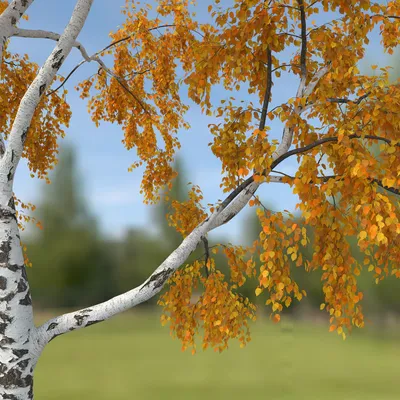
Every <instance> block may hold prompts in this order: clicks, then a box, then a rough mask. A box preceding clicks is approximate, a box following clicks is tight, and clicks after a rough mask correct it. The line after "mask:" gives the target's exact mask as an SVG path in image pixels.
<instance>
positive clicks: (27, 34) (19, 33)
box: [11, 28, 91, 61]
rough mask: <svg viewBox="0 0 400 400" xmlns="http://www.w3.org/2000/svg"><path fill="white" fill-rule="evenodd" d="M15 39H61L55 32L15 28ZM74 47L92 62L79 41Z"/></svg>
mask: <svg viewBox="0 0 400 400" xmlns="http://www.w3.org/2000/svg"><path fill="white" fill-rule="evenodd" d="M11 36H15V37H21V38H32V39H50V40H55V41H57V42H58V40H59V39H60V36H61V35H60V34H59V33H55V32H50V31H43V30H41V29H21V28H14V29H13V32H12V35H11ZM73 47H76V48H77V49H78V50H79V51H80V52H81V54H82V57H83V58H84V59H85V60H86V61H91V58H90V56H89V54H88V52H87V51H86V49H85V48H84V47H83V46H82V44H81V43H80V42H78V41H75V42H74V44H73Z"/></svg>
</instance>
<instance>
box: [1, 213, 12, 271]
mask: <svg viewBox="0 0 400 400" xmlns="http://www.w3.org/2000/svg"><path fill="white" fill-rule="evenodd" d="M0 218H1V216H0ZM10 241H11V238H8V239H7V240H5V241H4V242H3V243H2V244H1V245H0V263H1V264H7V262H8V255H9V254H10V251H11V244H10Z"/></svg>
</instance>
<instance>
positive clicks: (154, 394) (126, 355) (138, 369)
mask: <svg viewBox="0 0 400 400" xmlns="http://www.w3.org/2000/svg"><path fill="white" fill-rule="evenodd" d="M327 329H328V325H326V326H314V325H308V326H307V325H304V323H303V324H297V323H291V322H285V321H282V323H281V324H278V325H276V326H275V325H271V324H269V323H263V322H257V323H256V324H254V325H253V340H252V341H251V342H250V343H249V345H248V346H247V347H246V348H244V349H240V348H239V345H238V343H236V342H233V343H232V344H231V346H230V348H229V349H228V350H227V351H225V352H224V353H222V354H219V353H214V352H213V351H210V350H207V351H205V352H203V351H201V350H200V351H199V352H198V354H196V355H195V356H192V355H191V354H190V352H189V351H188V352H182V351H181V350H180V342H179V341H178V340H173V339H172V338H171V337H170V336H169V332H168V328H167V327H164V328H163V327H161V325H160V323H159V318H158V316H157V315H156V314H151V313H149V314H145V313H131V314H129V313H127V314H124V315H122V316H119V317H116V318H114V319H112V320H111V321H107V322H104V323H102V324H98V325H94V326H92V327H90V328H88V329H83V330H80V331H77V332H72V333H70V334H68V335H65V336H61V337H59V338H57V339H56V340H54V341H52V342H51V343H50V344H49V345H48V346H47V348H46V349H45V351H44V353H43V354H42V357H41V359H40V361H39V364H38V366H37V368H36V371H35V398H36V399H39V400H47V399H57V400H64V399H65V400H67V399H68V400H71V399H74V400H75V399H77V400H80V399H96V400H103V399H104V400H105V399H107V400H110V399H111V400H120V399H121V400H122V399H124V400H125V399H140V400H157V399H163V400H164V399H167V400H168V399H174V400H179V399H185V400H186V399H189V400H197V399H199V400H200V399H202V400H204V399H205V400H213V399H226V400H228V399H229V400H232V399H240V400H242V399H244V400H250V399H251V400H253V399H257V400H258V399H282V400H289V399H290V400H292V399H293V400H302V399H307V400H312V399H315V400H331V399H332V400H333V399H335V400H336V399H340V400H398V399H399V398H400V386H399V378H400V376H399V371H400V344H399V342H398V341H397V340H395V339H393V338H392V339H390V338H388V339H386V340H379V339H377V338H372V337H371V336H370V335H367V334H361V335H360V334H357V335H352V336H350V337H349V338H348V339H347V340H346V341H343V340H342V339H341V338H340V337H339V336H337V335H336V334H332V333H328V331H327Z"/></svg>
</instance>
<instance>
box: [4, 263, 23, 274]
mask: <svg viewBox="0 0 400 400" xmlns="http://www.w3.org/2000/svg"><path fill="white" fill-rule="evenodd" d="M7 268H8V269H9V270H10V271H12V272H17V271H18V270H19V269H20V268H22V266H21V265H17V264H8V265H7Z"/></svg>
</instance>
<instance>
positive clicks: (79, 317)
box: [74, 314, 89, 326]
mask: <svg viewBox="0 0 400 400" xmlns="http://www.w3.org/2000/svg"><path fill="white" fill-rule="evenodd" d="M87 317H89V314H84V315H80V314H77V315H74V318H75V320H76V323H77V325H78V326H81V325H82V324H83V321H84V320H85V319H86V318H87Z"/></svg>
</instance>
